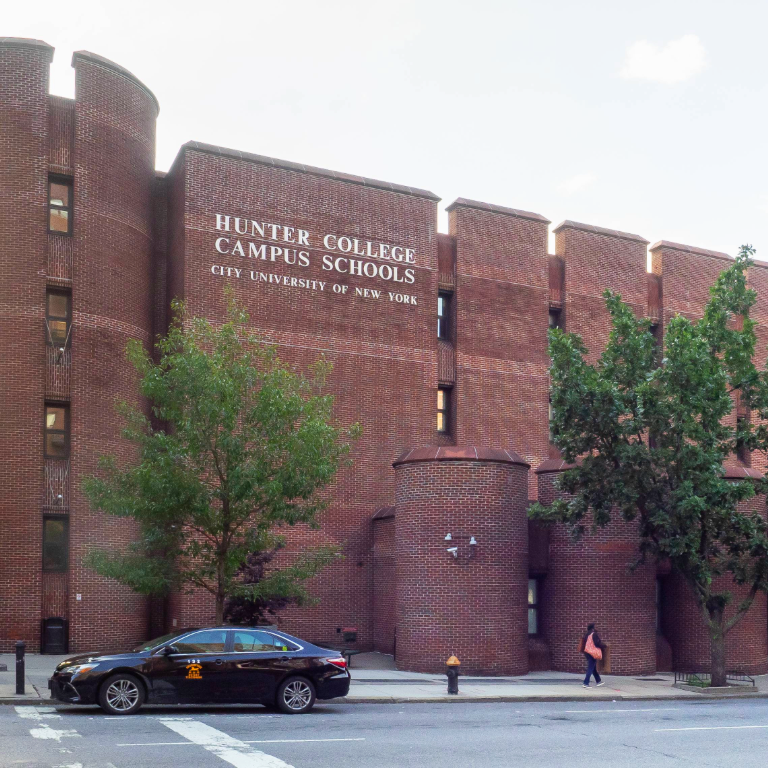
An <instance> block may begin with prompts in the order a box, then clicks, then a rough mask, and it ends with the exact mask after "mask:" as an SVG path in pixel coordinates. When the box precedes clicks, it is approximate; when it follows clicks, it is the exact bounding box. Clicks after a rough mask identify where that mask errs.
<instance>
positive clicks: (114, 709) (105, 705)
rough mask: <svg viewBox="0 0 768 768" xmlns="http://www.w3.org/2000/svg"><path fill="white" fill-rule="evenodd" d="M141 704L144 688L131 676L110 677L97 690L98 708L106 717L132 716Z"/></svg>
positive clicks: (118, 675) (142, 702)
mask: <svg viewBox="0 0 768 768" xmlns="http://www.w3.org/2000/svg"><path fill="white" fill-rule="evenodd" d="M142 704H144V686H143V685H142V683H141V681H140V680H139V679H138V678H136V677H134V676H133V675H128V674H122V675H121V674H117V675H112V677H110V678H108V679H107V680H105V681H104V682H103V683H102V686H101V688H99V706H100V707H101V708H102V709H103V710H104V711H105V712H106V713H107V714H108V715H133V714H135V713H136V712H138V711H139V710H140V709H141V706H142Z"/></svg>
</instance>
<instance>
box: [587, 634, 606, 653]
mask: <svg viewBox="0 0 768 768" xmlns="http://www.w3.org/2000/svg"><path fill="white" fill-rule="evenodd" d="M594 634H595V633H594V632H590V633H589V637H588V638H587V642H586V644H585V645H584V652H585V653H588V654H589V655H590V656H591V657H592V658H593V659H602V658H603V652H602V651H601V650H600V649H599V648H598V647H597V646H596V645H595V641H594V640H593V639H592V636H593V635H594Z"/></svg>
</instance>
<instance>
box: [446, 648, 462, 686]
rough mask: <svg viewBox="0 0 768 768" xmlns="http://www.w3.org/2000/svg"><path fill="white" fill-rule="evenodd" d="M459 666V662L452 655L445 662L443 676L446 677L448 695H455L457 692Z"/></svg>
mask: <svg viewBox="0 0 768 768" xmlns="http://www.w3.org/2000/svg"><path fill="white" fill-rule="evenodd" d="M460 664H461V662H460V661H459V660H458V659H457V658H456V657H455V656H453V655H452V656H451V657H450V658H449V659H448V661H446V662H445V674H446V675H447V676H448V693H449V694H457V693H458V692H459V665H460Z"/></svg>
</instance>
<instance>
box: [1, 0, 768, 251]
mask: <svg viewBox="0 0 768 768" xmlns="http://www.w3.org/2000/svg"><path fill="white" fill-rule="evenodd" d="M766 28H768V3H766V2H765V1H764V0H754V1H751V2H750V1H747V0H731V2H729V3H724V2H722V0H718V2H708V0H697V1H696V2H684V1H682V0H664V1H663V2H656V0H644V2H642V3H638V2H626V0H610V1H609V2H597V1H592V0H581V1H580V2H573V0H507V1H506V2H503V1H502V0H495V1H494V0H460V1H459V2H455V1H454V0H439V1H438V2H433V1H432V0H387V1H386V2H380V0H352V1H350V2H347V1H346V0H343V1H342V0H271V2H264V1H263V0H250V2H233V1H232V0H218V1H217V2H210V1H209V2H205V3H202V2H196V1H195V0H190V1H189V2H185V3H178V2H165V1H164V0H155V2H144V1H143V0H138V1H136V2H132V3H130V4H127V5H126V4H121V3H107V2H105V1H104V0H100V1H99V2H86V1H82V2H79V1H78V0H70V1H69V2H68V3H65V4H62V3H61V2H60V0H57V1H56V2H49V1H48V0H34V2H32V3H13V4H12V5H11V4H10V3H8V4H7V5H6V7H5V8H4V10H3V14H2V24H1V25H0V34H1V35H6V36H16V37H32V38H37V39H42V40H45V41H46V42H47V43H50V44H51V45H53V46H54V47H55V48H56V54H55V57H54V61H53V65H52V68H51V91H52V93H55V94H59V95H63V96H69V97H73V96H74V75H73V70H72V69H71V56H72V52H73V51H76V50H89V51H92V52H94V53H98V54H100V55H102V56H105V57H107V58H109V59H112V60H113V61H115V62H117V63H119V64H121V65H122V66H124V67H126V68H127V69H128V70H130V71H131V72H133V73H134V74H135V75H136V76H137V77H138V78H139V79H141V80H142V81H143V82H144V83H145V84H146V85H147V86H148V87H149V88H150V89H151V90H152V91H153V92H154V94H155V95H156V96H157V98H158V100H159V102H160V107H161V111H160V117H159V120H158V133H157V141H158V144H157V167H158V169H160V170H167V169H168V168H169V167H170V165H171V163H172V161H173V158H174V157H175V155H176V153H177V151H178V148H179V146H180V145H181V144H183V143H184V142H186V141H189V140H197V141H202V142H207V143H210V144H217V145H220V146H224V147H231V148H234V149H240V150H244V151H248V152H255V153H258V154H261V155H268V156H272V157H276V158H280V159H284V160H292V161H295V162H301V163H306V164H309V165H315V166H320V167H323V168H329V169H333V170H338V171H344V172H347V173H354V174H359V175H363V176H369V177H372V178H376V179H381V180H385V181H390V182H395V183H398V184H406V185H410V186H414V187H419V188H422V189H429V190H430V191H432V192H435V193H436V194H437V195H439V196H440V197H441V198H442V202H441V203H440V216H439V228H440V229H441V230H442V231H445V230H446V228H447V217H446V214H445V212H444V210H443V209H444V207H445V206H446V205H448V204H449V203H450V202H451V201H453V200H454V199H455V198H457V197H465V198H471V199H474V200H480V201H483V202H487V203H493V204H497V205H503V206H509V207H512V208H521V209H524V210H528V211H535V212H536V213H541V214H543V215H544V216H546V217H547V218H548V219H551V220H552V222H553V225H556V224H558V223H559V222H560V221H562V220H563V219H572V220H575V221H580V222H584V223H587V224H593V225H596V226H602V227H609V228H611V229H618V230H623V231H627V232H632V233H635V234H639V235H642V236H643V237H645V238H646V239H647V240H650V241H651V243H653V242H656V241H657V240H661V239H664V240H673V241H676V242H680V243H684V244H686V245H693V246H698V247H702V248H710V249H713V250H718V251H724V252H727V253H731V254H735V252H736V251H737V249H738V247H739V246H740V245H741V244H743V243H750V244H752V245H754V246H755V247H756V248H757V258H762V259H763V260H768V183H766V153H765V149H764V146H765V125H766V122H768V121H767V120H766V118H767V117H768V78H767V77H766V74H767V71H766V55H765V52H764V51H765V41H764V36H765V29H766Z"/></svg>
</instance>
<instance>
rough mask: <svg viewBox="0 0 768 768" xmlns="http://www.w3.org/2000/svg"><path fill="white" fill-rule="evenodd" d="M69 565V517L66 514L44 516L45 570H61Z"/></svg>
mask: <svg viewBox="0 0 768 768" xmlns="http://www.w3.org/2000/svg"><path fill="white" fill-rule="evenodd" d="M68 567H69V519H68V518H67V517H66V516H64V515H46V516H45V517H44V518H43V570H44V571H54V572H61V571H66V570H67V568H68Z"/></svg>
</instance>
